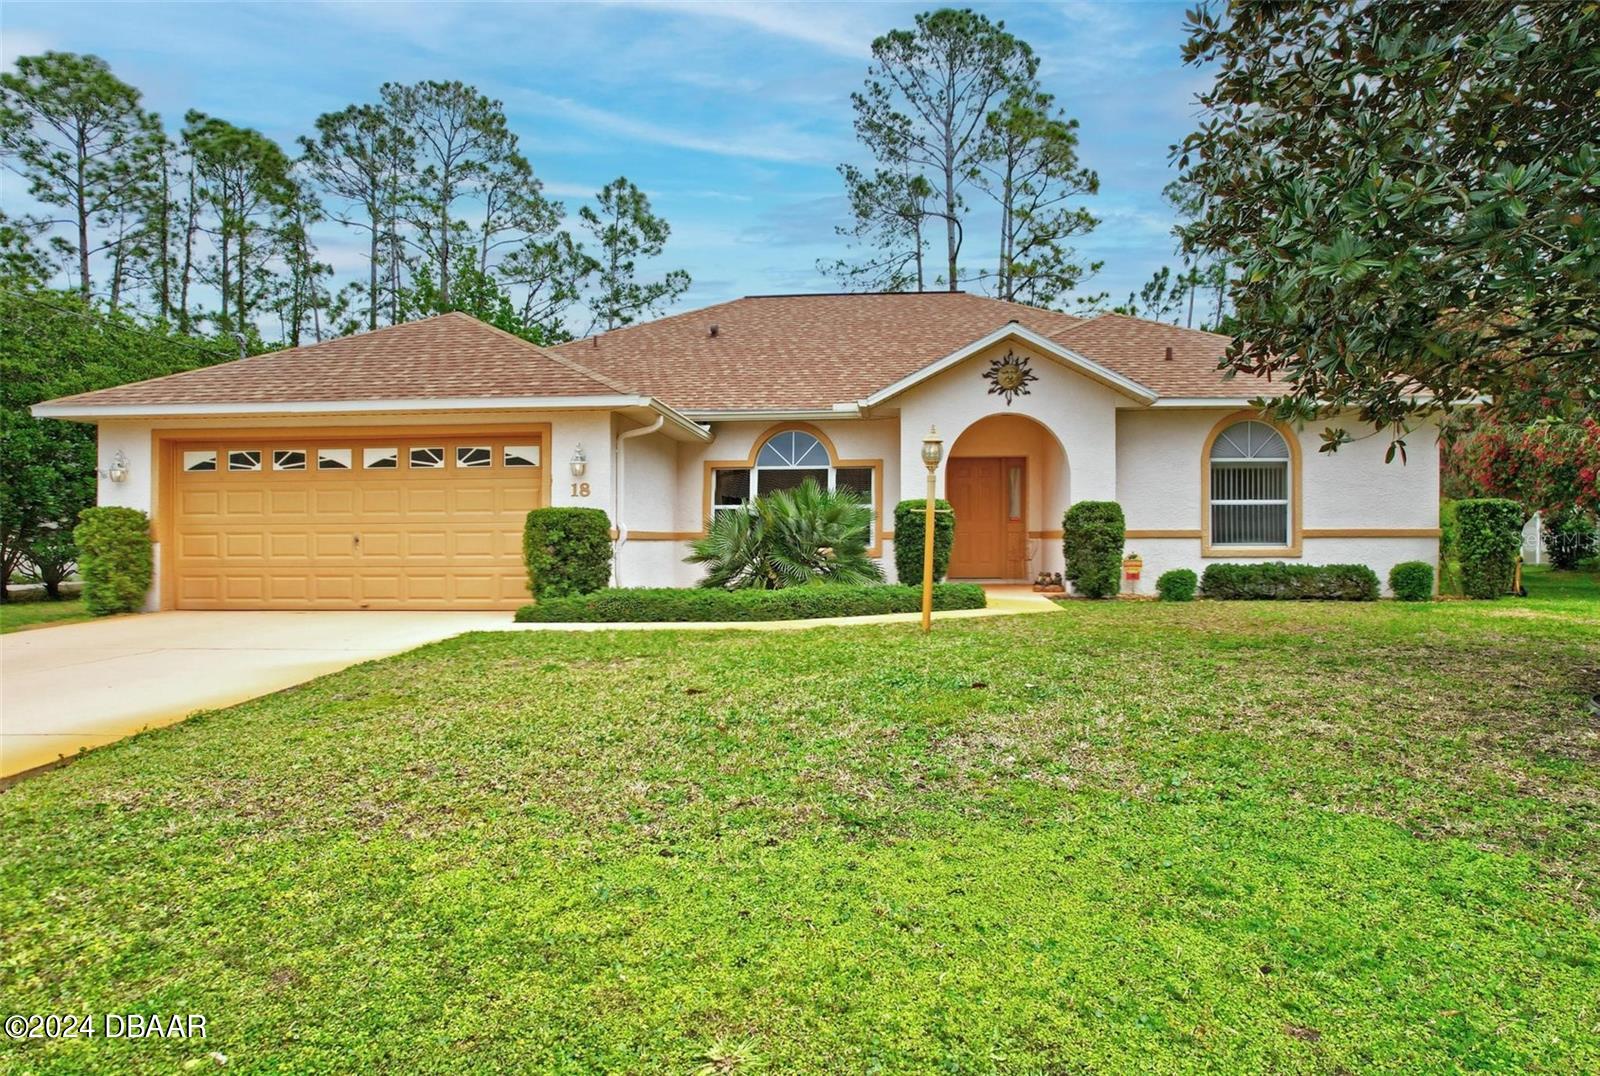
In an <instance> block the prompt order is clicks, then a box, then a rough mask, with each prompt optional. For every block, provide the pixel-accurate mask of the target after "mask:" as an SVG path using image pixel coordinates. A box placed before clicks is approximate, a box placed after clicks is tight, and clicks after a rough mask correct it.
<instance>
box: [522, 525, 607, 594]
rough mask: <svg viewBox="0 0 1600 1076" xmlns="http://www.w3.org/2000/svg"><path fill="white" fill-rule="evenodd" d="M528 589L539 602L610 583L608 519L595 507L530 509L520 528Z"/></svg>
mask: <svg viewBox="0 0 1600 1076" xmlns="http://www.w3.org/2000/svg"><path fill="white" fill-rule="evenodd" d="M522 560H523V563H524V564H526V565H527V566H528V590H529V591H530V592H531V593H532V594H533V596H534V597H535V598H537V599H539V600H541V601H543V600H544V599H546V598H564V597H567V596H568V595H572V594H587V593H589V592H590V591H593V590H599V589H601V588H602V587H604V586H605V585H606V584H607V583H609V582H611V520H610V519H609V518H607V516H606V514H605V512H603V511H601V510H600V509H598V508H535V509H534V510H533V511H531V512H529V513H528V523H527V526H526V527H524V528H523V531H522Z"/></svg>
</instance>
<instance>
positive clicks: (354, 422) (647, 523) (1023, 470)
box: [34, 292, 1439, 609]
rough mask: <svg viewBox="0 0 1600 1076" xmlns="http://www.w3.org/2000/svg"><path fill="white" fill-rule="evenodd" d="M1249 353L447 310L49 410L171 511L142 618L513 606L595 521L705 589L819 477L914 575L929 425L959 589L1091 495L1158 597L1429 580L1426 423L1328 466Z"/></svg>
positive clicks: (1029, 556) (933, 313) (1004, 321)
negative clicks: (907, 539)
mask: <svg viewBox="0 0 1600 1076" xmlns="http://www.w3.org/2000/svg"><path fill="white" fill-rule="evenodd" d="M1226 343H1227V341H1226V338H1224V337H1220V336H1216V335H1213V334H1210V333H1204V332H1197V331H1193V330H1188V329H1182V328H1175V327H1173V326H1170V325H1165V324H1160V323H1156V322H1149V321H1142V320H1139V319H1136V318H1129V317H1123V316H1120V315H1110V314H1108V315H1102V316H1099V317H1095V318H1090V319H1079V318H1074V317H1071V316H1068V315H1066V314H1061V313H1057V312H1054V311H1049V310H1040V309H1035V308H1033V307H1028V306H1021V305H1018V304H1014V303H1007V302H1001V301H999V300H994V299H986V298H982V297H980V296H975V295H967V294H963V293H946V292H938V293H923V294H896V295H861V294H854V295H780V296H752V297H750V298H745V299H739V300H735V301H733V302H728V303H723V304H720V305H717V306H712V307H708V308H705V309H702V310H695V311H690V312H688V313H684V314H677V315H674V316H672V317H666V318H662V319H660V320H657V321H653V322H649V323H646V324H642V325H637V326H630V327H628V328H623V329H618V330H615V331H612V332H607V333H603V334H601V335H599V336H595V337H591V338H588V339H584V340H577V341H574V342H572V343H568V344H563V345H560V346H558V347H555V348H538V347H534V346H532V345H530V344H528V343H526V342H524V341H522V340H519V339H517V338H516V337H513V336H510V335H508V334H505V333H502V332H500V331H499V330H497V329H494V328H492V327H490V326H488V325H484V324H482V323H481V322H478V321H475V320H473V319H472V318H469V317H467V316H465V315H463V314H446V315H442V316H440V317H435V318H430V319H427V320H424V321H418V322H413V323H410V324H406V325H399V326H394V327H392V328H386V329H380V330H378V331H376V332H372V333H366V334H362V335H358V336H352V337H345V338H342V339H339V340H332V341H328V342H326V343H322V344H315V345H312V346H309V347H302V348H297V349H294V350H290V351H279V352H274V353H270V354H265V355H257V356H254V357H251V358H248V359H242V360H239V361H237V362H230V363H225V364H223V365H220V366H213V367H208V368H205V369H201V370H195V371H190V372H187V373H181V374H175V375H173V376H170V377H165V378H159V379H156V380H153V381H145V382H139V383H136V384H132V385H124V386H120V387H117V388H111V389H105V390H101V391H98V392H90V393H84V394H81V395H78V396H70V397H66V398H63V399H59V400H52V401H49V402H48V403H43V404H40V405H38V406H37V407H36V408H35V409H34V411H35V413H36V414H38V415H40V416H46V417H54V418H61V419H68V420H73V421H80V422H93V423H96V424H97V425H98V427H99V446H100V447H99V457H100V467H101V468H102V476H103V477H102V478H101V480H100V503H101V504H107V505H110V504H115V505H125V506H129V507H134V508H140V509H144V510H146V511H148V512H149V513H150V515H151V519H152V522H153V527H154V533H155V538H156V542H157V556H156V560H157V582H156V585H155V586H154V588H153V589H152V593H151V595H150V600H149V605H150V607H151V608H163V609H171V608H179V609H232V608H238V609H260V608H282V609H349V608H372V609H384V608H508V607H514V606H516V605H518V604H520V603H522V602H524V601H526V600H527V589H526V581H525V578H524V572H523V569H522V564H521V548H520V544H521V530H522V522H523V518H524V516H525V514H526V512H527V511H528V510H529V509H530V508H533V507H535V506H537V505H574V506H588V507H595V508H601V509H604V510H605V511H606V512H607V514H608V515H609V516H610V518H611V520H612V522H613V525H614V528H615V536H616V537H615V551H616V556H615V582H616V583H617V584H619V585H623V586H644V585H655V586H687V585H690V584H692V583H693V582H694V581H695V580H696V578H697V577H698V569H697V568H695V567H694V566H692V565H688V564H685V563H684V561H683V558H684V556H685V554H686V553H687V552H688V543H689V541H690V540H691V539H693V538H694V537H696V536H698V535H699V534H700V533H701V532H702V529H703V527H704V525H705V521H706V519H707V518H708V517H709V516H710V515H711V514H712V513H714V512H716V511H719V510H726V509H727V508H730V507H733V506H737V505H738V504H740V503H742V502H743V501H744V500H745V499H746V498H748V497H750V496H753V495H755V494H759V493H762V492H765V491H767V490H771V489H776V488H781V487H783V486H786V485H790V484H795V483H798V482H799V481H802V480H803V479H804V478H806V477H813V478H816V479H817V480H819V481H821V482H824V483H828V484H832V485H836V486H848V487H851V488H854V489H857V490H860V491H861V492H862V493H863V494H864V495H865V496H866V497H867V499H868V500H869V501H870V503H871V504H872V505H873V508H874V513H875V526H874V535H875V545H874V552H875V553H877V554H878V555H880V556H881V557H882V558H883V563H884V566H885V570H886V572H887V573H888V574H889V575H890V577H891V578H892V577H893V574H894V567H893V564H894V562H893V556H892V552H893V544H894V525H893V514H894V513H893V509H894V505H895V502H897V501H899V500H901V499H904V498H915V497H921V496H922V495H923V491H924V489H925V483H926V470H925V468H924V467H923V464H922V462H921V460H920V458H919V453H920V449H921V443H922V438H923V437H924V435H926V434H927V432H928V430H929V428H930V427H936V428H937V430H938V432H939V435H940V436H941V437H942V438H943V441H944V445H945V453H944V460H943V462H942V463H941V464H940V467H939V471H938V475H937V481H938V489H939V493H940V495H941V496H943V497H946V498H948V499H949V500H950V501H951V503H952V504H953V506H954V508H955V513H956V520H957V523H956V541H955V547H954V551H953V554H952V564H951V576H952V577H954V578H970V579H983V580H1030V579H1032V578H1033V577H1034V576H1035V575H1037V573H1038V572H1040V571H1058V570H1060V568H1061V543H1060V538H1061V517H1062V513H1063V512H1064V511H1065V509H1066V508H1067V507H1068V506H1069V505H1071V504H1072V503H1074V502H1076V501H1081V500H1116V501H1118V502H1120V503H1121V505H1122V507H1123V510H1124V511H1125V513H1126V515H1127V520H1128V548H1129V550H1130V551H1133V552H1138V553H1140V554H1141V555H1142V556H1143V558H1144V561H1145V572H1144V579H1143V580H1142V581H1141V584H1140V585H1141V586H1142V587H1143V588H1144V589H1146V590H1148V589H1149V588H1150V587H1151V585H1152V584H1151V581H1152V580H1154V579H1155V578H1156V577H1157V576H1158V575H1159V574H1160V573H1161V572H1163V571H1165V570H1167V569H1168V568H1173V567H1189V568H1194V569H1196V570H1200V569H1203V568H1204V566H1205V565H1206V564H1207V563H1210V562H1211V561H1213V560H1217V559H1226V560H1236V561H1246V560H1263V559H1265V560H1278V559H1285V560H1300V561H1304V562H1307V563H1313V564H1325V563H1336V562H1356V563H1362V564H1366V565H1369V566H1370V567H1372V568H1373V569H1375V570H1376V571H1377V572H1378V573H1379V575H1380V576H1386V574H1387V572H1388V569H1389V568H1390V566H1392V565H1393V564H1395V563H1397V562H1399V561H1404V560H1425V561H1428V562H1430V563H1432V562H1434V561H1435V560H1436V556H1437V535H1438V531H1437V521H1438V499H1439V492H1438V491H1439V475H1438V462H1437V460H1438V456H1437V452H1436V451H1434V445H1433V432H1432V430H1431V429H1429V430H1427V431H1421V432H1417V433H1413V435H1412V436H1411V438H1410V454H1409V455H1410V459H1409V462H1408V463H1405V464H1401V463H1399V462H1395V463H1389V464H1385V463H1384V461H1383V455H1384V451H1385V448H1386V443H1385V441H1384V439H1382V438H1376V437H1367V438H1364V439H1358V440H1357V441H1355V443H1353V444H1350V445H1347V446H1345V447H1344V448H1342V449H1341V450H1340V451H1339V452H1338V453H1335V454H1322V453H1319V452H1318V451H1317V445H1318V440H1319V439H1318V430H1319V429H1320V427H1321V426H1322V425H1324V423H1318V427H1317V429H1310V428H1308V429H1306V430H1299V431H1297V430H1294V429H1291V428H1288V427H1285V426H1282V425H1278V424H1275V423H1270V422H1266V421H1263V420H1262V419H1260V418H1259V417H1257V416H1256V415H1255V414H1254V413H1252V412H1251V411H1250V410H1249V409H1248V406H1247V400H1246V397H1247V396H1249V395H1255V394H1257V393H1258V392H1259V391H1260V386H1257V385H1253V384H1249V383H1245V382H1239V381H1225V380H1223V379H1222V377H1221V376H1220V375H1219V373H1218V372H1217V360H1218V357H1219V356H1220V355H1221V354H1222V351H1223V348H1224V347H1225V345H1226ZM1352 429H1355V427H1354V425H1352ZM1358 432H1359V431H1358Z"/></svg>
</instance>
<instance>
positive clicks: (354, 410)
mask: <svg viewBox="0 0 1600 1076" xmlns="http://www.w3.org/2000/svg"><path fill="white" fill-rule="evenodd" d="M626 408H641V409H647V410H649V411H652V412H654V413H656V414H659V415H661V416H662V417H663V418H664V419H665V420H666V423H665V425H666V427H668V428H669V429H670V430H671V431H673V432H674V433H675V434H676V435H677V436H679V437H680V438H687V439H691V440H696V441H710V440H711V431H710V430H708V429H707V428H706V427H705V426H703V425H701V424H700V423H698V422H695V421H694V420H693V419H691V418H689V417H688V416H686V415H684V414H683V413H682V412H681V411H678V410H676V409H675V408H673V407H671V406H669V405H667V404H665V403H663V402H661V401H660V400H658V399H656V398H655V397H654V396H635V395H621V394H618V395H607V396H466V397H451V398H439V399H423V400H419V399H375V400H280V401H243V402H228V403H139V404H88V403H66V402H61V401H56V400H46V401H45V402H43V403H37V404H34V405H33V407H32V408H30V411H31V412H32V413H33V415H34V417H35V418H56V419H63V420H66V421H68V422H103V421H106V420H108V419H138V418H148V419H163V418H240V417H256V418H267V417H275V418H283V417H295V416H312V415H363V414H375V413H411V414H436V413H440V412H451V411H617V410H622V409H626Z"/></svg>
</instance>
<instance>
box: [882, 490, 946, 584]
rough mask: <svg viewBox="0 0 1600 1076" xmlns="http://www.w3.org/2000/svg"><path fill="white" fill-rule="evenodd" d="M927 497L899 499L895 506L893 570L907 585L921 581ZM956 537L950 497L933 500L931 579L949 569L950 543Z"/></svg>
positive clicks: (940, 576)
mask: <svg viewBox="0 0 1600 1076" xmlns="http://www.w3.org/2000/svg"><path fill="white" fill-rule="evenodd" d="M927 503H928V502H927V501H926V500H923V499H921V498H918V499H917V500H912V501H901V502H900V503H899V504H897V505H895V506H894V570H895V575H896V577H897V578H898V579H899V580H900V582H902V583H905V584H906V585H907V586H921V585H922V543H923V530H922V523H923V513H924V511H925V508H926V506H927ZM955 537H956V514H955V511H954V510H953V509H952V508H951V507H950V502H949V501H934V502H933V581H934V582H935V583H937V582H938V581H939V580H941V579H943V578H944V576H945V573H946V572H948V571H949V570H950V545H951V543H953V542H954V541H955Z"/></svg>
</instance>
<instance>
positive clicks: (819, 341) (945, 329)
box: [556, 292, 1078, 411]
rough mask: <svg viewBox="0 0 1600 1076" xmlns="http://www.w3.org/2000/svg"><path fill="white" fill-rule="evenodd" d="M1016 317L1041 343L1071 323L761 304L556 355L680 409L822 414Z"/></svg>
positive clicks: (960, 303) (913, 297)
mask: <svg viewBox="0 0 1600 1076" xmlns="http://www.w3.org/2000/svg"><path fill="white" fill-rule="evenodd" d="M1012 320H1016V321H1018V322H1020V323H1021V324H1022V325H1024V326H1026V327H1027V328H1029V329H1032V330H1033V331H1035V332H1037V333H1041V334H1044V335H1049V334H1051V333H1054V332H1060V331H1062V330H1064V329H1067V328H1069V327H1070V326H1072V325H1076V324H1077V323H1078V319H1077V318H1074V317H1072V316H1071V315H1068V314H1062V313H1059V312H1057V311H1054V310H1041V309H1039V308H1038V307H1032V306H1024V305H1022V304H1020V303H1008V302H1003V301H1001V300H999V299H987V298H984V297H983V296H981V295H968V294H966V293H964V292H920V293H917V292H913V293H901V294H859V293H858V294H850V295H757V296H750V297H748V298H744V299H734V300H733V301H731V302H726V303H719V304H718V305H716V306H708V307H705V308H704V309H701V310H691V311H689V312H688V313H685V314H675V315H673V316H671V317H666V318H661V319H659V320H657V321H649V322H645V323H644V324H642V325H630V326H628V327H627V328H624V329H614V330H612V331H611V332H607V333H603V334H601V335H599V336H596V337H591V338H588V339H585V340H575V341H573V342H572V343H569V344H561V345H560V346H558V347H557V348H556V350H557V351H559V352H560V353H561V354H563V355H566V356H568V357H569V358H573V359H576V360H577V361H579V362H582V363H584V364H585V365H586V366H589V367H590V368H592V369H595V370H601V371H604V372H605V373H607V374H609V375H611V376H612V377H614V378H617V379H618V380H621V381H626V382H627V383H628V384H630V385H636V386H638V387H639V389H640V391H642V392H648V393H650V394H651V395H653V396H658V397H660V398H661V399H662V400H664V401H666V402H667V403H669V404H671V405H672V406H674V407H676V408H679V409H680V410H692V411H721V410H729V411H734V410H746V411H759V410H804V409H826V408H829V407H831V406H833V405H834V404H835V403H845V402H848V401H853V400H859V399H863V398H864V397H866V396H869V395H871V394H872V393H873V392H875V391H876V390H878V389H881V388H884V387H885V386H887V385H891V384H893V383H894V382H896V381H898V380H900V379H901V378H902V377H905V376H906V375H908V374H910V373H913V372H915V371H916V370H919V369H921V368H922V367H924V366H926V365H928V364H929V363H931V362H934V361H935V360H937V359H942V358H944V357H945V356H946V355H948V354H950V353H951V352H953V351H955V350H957V349H958V348H960V347H962V346H963V345H966V344H970V343H972V342H973V341H974V340H977V339H979V338H980V337H983V336H987V335H988V334H989V333H992V332H994V331H995V330H996V329H998V328H1000V327H1002V326H1003V325H1005V324H1006V323H1007V322H1009V321H1012ZM712 326H716V328H717V335H716V336H712V335H711V328H712Z"/></svg>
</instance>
